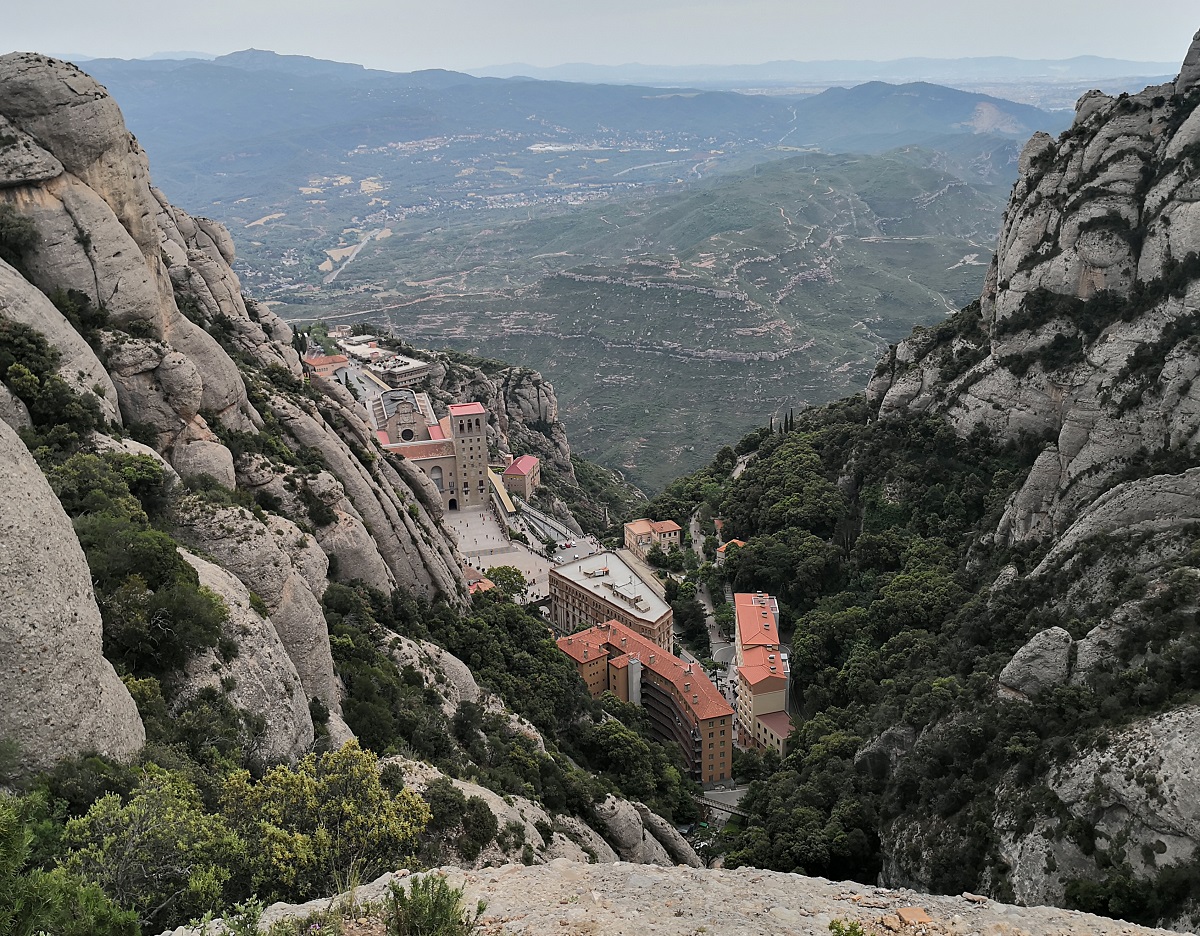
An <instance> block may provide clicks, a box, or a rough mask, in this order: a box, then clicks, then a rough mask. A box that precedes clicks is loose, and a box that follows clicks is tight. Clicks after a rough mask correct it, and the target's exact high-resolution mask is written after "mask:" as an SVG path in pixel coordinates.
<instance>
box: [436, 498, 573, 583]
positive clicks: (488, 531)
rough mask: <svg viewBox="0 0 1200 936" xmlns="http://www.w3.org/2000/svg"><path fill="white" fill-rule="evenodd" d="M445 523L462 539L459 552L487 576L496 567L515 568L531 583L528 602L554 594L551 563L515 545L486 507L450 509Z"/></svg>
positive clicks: (459, 541)
mask: <svg viewBox="0 0 1200 936" xmlns="http://www.w3.org/2000/svg"><path fill="white" fill-rule="evenodd" d="M445 522H446V525H447V526H449V527H450V528H451V529H452V530H453V531H454V533H455V535H456V536H457V537H458V549H459V552H461V553H462V554H463V555H464V556H466V558H467V561H468V562H470V563H471V565H472V566H474V567H475V568H476V569H478V570H479V571H480V572H483V573H485V574H486V573H487V570H488V569H490V568H491V567H492V566H500V565H507V566H515V567H516V568H518V569H520V570H521V571H522V572H523V573H525V580H526V581H528V582H530V583H531V584H530V586H529V591H528V593H527V595H526V600H527V601H537V600H539V599H541V598H545V597H546V596H547V595H549V594H550V560H548V559H546V558H544V557H542V556H540V555H538V554H537V553H535V552H534V551H533V550H531V549H529V548H528V547H527V546H524V545H522V544H521V543H514V542H511V541H510V540H509V539H508V538H507V537H506V536H505V535H504V530H503V528H502V527H501V525H500V521H499V520H497V519H496V516H495V514H493V513H492V511H491V510H489V509H487V508H484V507H473V508H464V509H462V510H449V511H447V512H446V516H445Z"/></svg>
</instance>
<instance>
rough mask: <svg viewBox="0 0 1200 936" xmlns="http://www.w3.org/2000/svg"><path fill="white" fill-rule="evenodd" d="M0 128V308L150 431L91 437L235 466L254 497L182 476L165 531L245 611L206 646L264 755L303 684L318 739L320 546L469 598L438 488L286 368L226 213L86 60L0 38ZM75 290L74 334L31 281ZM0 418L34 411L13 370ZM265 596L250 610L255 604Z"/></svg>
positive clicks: (300, 738)
mask: <svg viewBox="0 0 1200 936" xmlns="http://www.w3.org/2000/svg"><path fill="white" fill-rule="evenodd" d="M0 141H3V142H0V206H3V208H4V209H5V210H6V211H12V212H14V213H15V214H16V215H18V216H19V217H20V218H21V219H22V224H23V225H25V226H26V227H28V228H30V229H31V231H32V232H33V235H34V236H32V237H31V238H26V239H25V240H23V245H22V247H21V253H20V257H19V261H20V262H19V264H18V265H17V266H16V267H14V266H10V265H8V264H7V263H4V262H2V261H0V317H3V318H5V319H10V320H14V321H18V322H21V323H23V324H25V325H28V326H30V327H33V328H35V329H36V330H38V331H39V332H41V333H42V334H43V335H44V336H45V337H46V339H47V340H48V342H49V343H50V344H51V345H52V346H53V347H54V348H56V349H57V351H58V353H59V354H60V356H61V360H60V363H59V367H58V370H59V373H60V375H61V376H62V377H63V379H64V380H66V381H67V382H68V383H69V384H70V385H71V386H72V387H73V388H74V389H75V390H76V391H77V392H79V393H85V394H91V395H93V396H95V398H96V399H97V401H98V403H99V405H100V408H101V412H102V415H103V416H104V418H105V419H106V420H108V421H111V422H113V423H117V424H122V423H123V424H124V426H126V427H128V429H129V432H130V434H132V435H134V436H136V437H137V438H139V439H146V440H148V441H151V442H152V443H153V448H152V449H147V448H144V447H139V443H135V442H133V441H132V440H131V439H129V438H123V439H112V438H109V437H107V436H104V435H102V434H99V433H97V434H96V436H95V438H94V439H93V440H92V442H91V448H93V449H94V450H97V451H103V450H111V449H113V448H120V449H122V450H125V451H134V452H139V453H141V454H145V453H146V452H148V451H152V452H154V453H155V456H156V457H157V458H159V459H160V462H161V463H163V464H164V465H165V466H167V468H168V469H169V478H170V479H171V481H172V482H174V483H176V499H178V492H179V490H180V488H179V486H178V485H179V483H181V482H182V483H186V484H194V485H197V486H199V487H200V488H202V489H213V488H214V486H215V488H216V489H218V490H222V489H223V490H225V491H226V492H229V491H232V489H234V488H239V487H240V488H242V489H243V490H244V491H246V492H248V493H250V494H251V495H252V496H254V497H256V498H257V499H258V502H259V503H261V504H263V505H266V508H267V509H266V510H265V511H264V510H261V509H256V510H255V511H254V512H251V511H248V510H243V509H241V508H234V507H229V506H220V505H221V504H225V505H227V504H229V503H232V502H238V503H244V502H245V501H244V500H243V499H239V498H242V497H243V496H244V495H241V494H238V495H237V497H236V498H235V497H234V496H233V495H232V494H226V495H222V496H220V497H217V498H216V499H215V503H216V504H217V506H214V503H210V502H209V501H207V500H206V499H205V498H203V497H194V498H184V500H183V502H182V503H183V507H182V508H181V509H180V511H179V515H178V517H177V520H178V523H179V527H178V535H179V537H180V538H181V539H182V540H183V541H185V542H186V543H187V544H188V545H189V546H191V547H192V548H193V549H195V550H196V551H197V552H198V553H200V554H202V555H203V557H204V558H197V557H192V558H194V559H195V563H199V564H201V565H200V566H198V568H199V567H202V568H203V569H204V572H203V574H204V575H205V576H207V577H208V578H209V579H211V580H212V581H213V582H214V583H215V584H214V585H213V586H212V587H213V589H214V590H215V591H217V592H218V593H219V594H222V595H224V596H226V598H227V603H230V604H231V606H236V607H237V608H238V609H239V610H238V612H237V614H235V617H238V621H239V622H240V623H239V625H238V629H239V631H244V632H245V637H246V652H245V653H244V654H241V655H239V657H238V658H237V660H235V661H234V662H233V663H232V664H231V667H232V669H231V668H230V667H229V666H223V665H222V666H218V669H220V670H221V671H222V673H223V674H224V676H225V677H227V678H226V679H225V681H224V682H223V683H219V684H221V685H223V686H224V685H233V686H234V687H235V688H234V689H232V690H229V692H230V694H231V698H234V699H235V704H238V705H241V706H242V707H244V708H247V709H249V710H252V711H254V712H256V713H257V714H260V715H263V717H264V718H266V720H267V733H266V735H265V736H264V738H263V739H262V744H263V747H264V751H265V755H264V756H266V757H267V758H268V759H274V758H285V759H286V758H290V757H294V756H295V755H296V754H298V753H299V752H301V751H302V750H303V749H304V747H305V746H306V745H307V744H308V743H310V742H311V740H312V731H313V729H312V722H311V718H310V716H309V714H308V700H309V699H310V698H313V697H316V698H319V699H321V700H323V701H324V702H325V704H326V705H327V706H328V707H329V709H330V711H331V717H330V724H329V730H330V736H331V739H332V740H333V742H334V743H339V742H340V741H343V740H346V739H348V738H349V737H351V733H350V731H349V729H348V728H347V727H346V725H345V723H344V722H343V721H342V719H341V717H340V701H339V698H340V691H341V690H340V686H339V684H338V681H337V679H336V678H335V676H334V672H333V664H332V658H331V655H330V650H329V637H328V633H327V630H326V626H325V620H324V615H323V612H322V609H321V605H320V598H321V596H322V595H323V594H324V591H325V588H326V587H327V585H328V581H329V578H330V567H331V564H332V565H334V566H335V567H336V572H335V575H334V577H335V578H341V579H343V580H351V579H354V580H359V581H364V582H366V583H367V584H369V585H371V586H372V587H375V588H378V589H379V590H381V591H385V592H386V591H390V590H391V589H393V588H395V587H397V586H399V587H403V588H406V589H408V590H410V591H412V592H414V593H416V594H419V595H421V596H423V597H425V598H427V599H431V600H432V599H435V598H439V597H440V598H444V599H446V600H448V601H450V602H451V603H452V604H459V603H463V602H465V600H466V596H467V591H466V586H465V584H464V582H463V579H462V573H461V571H460V565H459V557H458V555H457V553H456V550H455V546H454V543H453V539H452V538H451V537H450V536H449V534H447V533H446V531H445V530H444V529H443V527H442V526H441V523H440V519H441V510H440V499H439V498H438V497H437V496H436V494H434V495H432V496H431V494H430V492H429V490H428V489H427V488H428V483H429V482H428V481H427V479H425V478H424V477H423V476H420V475H419V472H413V471H411V470H410V468H409V466H405V465H403V464H400V465H392V464H390V463H389V462H388V461H387V460H386V459H385V458H384V457H383V455H382V453H381V452H380V451H379V449H378V448H377V446H376V443H375V438H374V435H373V433H372V432H371V431H370V430H369V428H368V426H367V425H366V422H365V415H366V414H365V412H364V411H363V409H362V407H361V406H360V405H359V404H358V403H356V402H355V401H354V400H353V399H352V398H351V397H350V396H349V394H347V393H346V391H345V390H344V388H341V387H333V386H330V387H329V388H328V389H329V391H330V393H329V395H326V396H322V395H321V394H320V392H319V391H314V390H312V389H310V388H309V387H306V386H305V385H304V384H302V383H301V381H300V379H299V378H300V376H301V374H302V370H301V367H300V360H299V356H298V354H297V352H296V350H295V349H294V348H293V346H292V337H293V336H292V331H291V329H290V328H289V327H288V326H287V324H286V323H284V322H283V321H282V320H281V319H279V318H278V316H276V315H275V314H274V313H272V312H270V311H269V310H268V309H266V308H263V307H261V306H258V305H257V304H256V303H254V302H253V301H251V300H249V299H247V298H246V297H244V296H243V295H242V292H241V284H240V282H239V280H238V277H237V276H236V274H235V273H234V272H233V270H232V268H231V264H232V262H233V260H234V256H235V245H234V242H233V239H232V238H231V237H230V235H229V232H228V231H227V230H226V229H225V228H224V227H223V226H222V225H220V224H219V223H217V222H215V221H212V220H210V219H206V218H201V217H192V216H191V215H189V214H188V213H187V212H185V211H183V210H181V209H180V208H178V207H176V206H174V205H172V204H171V203H170V202H169V201H168V199H167V198H166V197H165V195H164V194H163V193H162V192H161V191H159V190H158V189H156V188H154V187H153V186H152V184H151V182H150V175H149V164H148V160H147V157H146V154H145V153H144V152H143V151H142V150H141V148H140V147H139V146H138V143H137V141H136V140H135V139H134V138H133V137H132V135H131V134H130V133H129V131H128V130H127V129H126V127H125V124H124V121H123V119H122V117H121V113H120V110H119V108H118V107H117V104H116V103H115V102H114V101H113V100H112V99H111V98H110V97H109V95H108V94H107V92H106V91H105V90H104V88H103V87H101V86H100V85H99V84H98V83H96V82H95V81H94V80H93V79H92V78H90V77H89V76H87V75H86V74H84V73H83V72H82V71H80V70H79V69H78V68H76V67H75V66H74V65H71V64H69V63H66V62H61V61H57V60H55V59H52V58H48V57H46V56H41V55H34V54H26V53H14V54H10V55H4V56H0ZM71 290H76V291H78V293H81V294H83V295H84V296H86V297H87V299H88V300H89V301H90V303H91V304H92V306H93V307H94V308H97V309H102V310H103V313H104V314H103V315H97V316H96V320H97V322H98V324H96V325H95V326H94V327H92V326H89V327H88V330H87V338H86V340H85V338H84V336H83V335H81V334H80V333H79V332H77V331H76V328H75V327H73V326H72V324H71V322H70V321H69V320H68V319H67V318H66V317H65V316H64V315H63V314H62V313H60V312H59V311H58V309H57V308H56V307H55V305H54V304H53V303H52V302H51V301H50V300H49V299H48V298H47V297H48V296H55V297H56V301H58V299H57V296H58V294H59V293H60V292H61V293H62V294H63V295H67V293H68V292H69V291H71ZM72 295H74V294H72ZM93 348H97V349H99V350H98V351H97V350H93ZM251 396H253V397H254V400H255V401H256V403H255V404H252V403H251V402H250V400H251ZM260 408H261V411H260ZM0 419H2V420H3V421H4V422H5V423H6V425H7V424H11V425H15V426H22V425H27V424H28V420H29V414H28V412H27V411H26V409H25V406H24V405H23V404H22V403H21V401H20V400H18V399H17V398H16V397H15V396H13V395H12V394H11V393H9V392H8V390H7V389H4V390H2V391H0ZM102 428H103V427H102ZM263 432H266V433H268V434H269V436H270V438H269V441H263V438H264V437H263V436H262V433H263ZM227 443H228V444H227ZM235 451H236V452H237V457H236V458H235ZM294 452H301V453H303V454H304V459H303V460H301V459H297V458H296V457H295V456H294V455H292V454H290V453H294ZM264 453H266V454H264ZM321 464H323V465H324V466H325V467H326V470H321V469H320V465H321ZM322 508H323V509H322ZM314 511H315V515H314ZM330 517H332V520H330ZM317 518H319V521H320V522H318V519H317ZM293 521H297V522H298V523H299V524H302V525H303V527H304V529H303V530H302V529H301V527H300V526H298V525H297V522H293ZM68 526H69V525H68ZM209 560H215V562H216V565H215V566H212V567H209V566H206V565H203V563H205V562H208V561H209ZM85 571H86V567H85ZM229 576H231V578H229ZM218 586H219V587H218ZM243 592H244V594H243ZM260 600H261V602H262V605H261V607H265V608H266V609H267V616H266V617H264V616H262V615H260V614H259V613H258V611H255V610H253V609H254V608H255V607H259V601H260ZM247 601H248V602H249V603H250V604H249V605H248V607H249V608H250V610H249V611H247V610H245V609H244V608H243V607H242V605H244V604H245V603H246V602H247ZM92 605H93V606H94V601H93V602H92ZM239 615H240V616H239ZM89 626H91V625H90V623H89ZM272 635H274V636H272ZM89 639H90V638H89ZM89 646H90V645H89ZM209 656H211V654H209V655H207V656H205V658H204V661H199V662H198V661H194V662H193V668H192V669H193V671H192V672H191V674H190V680H191V683H192V689H193V691H197V690H198V688H199V687H202V686H205V685H210V684H212V682H213V676H212V673H215V672H216V671H212V672H210V671H209V670H205V671H204V672H203V673H202V672H201V671H200V670H197V669H196V667H200V668H201V669H203V667H204V665H205V661H206V662H207V664H208V665H209V666H210V667H211V666H212V665H215V664H220V663H221V661H219V660H215V661H214V660H211V659H209ZM110 670H111V668H110ZM227 670H228V671H227ZM81 672H87V670H86V669H81ZM97 685H98V686H100V687H101V688H103V689H104V691H105V692H108V688H107V684H106V683H104V681H103V680H101V681H99V682H98V683H97ZM117 689H119V690H120V693H124V690H123V688H121V687H120V684H119V683H118V684H117ZM120 693H118V694H120ZM84 697H86V694H85V696H84ZM124 697H125V698H126V699H128V694H127V693H124ZM301 703H303V704H301ZM108 704H109V703H108V702H105V703H104V704H100V705H98V706H97V708H96V711H97V712H98V713H100V714H99V715H97V717H101V715H103V713H104V711H105V705H108ZM133 714H134V716H135V720H136V712H135V713H133ZM139 724H140V723H139ZM65 737H66V739H67V740H65V741H64V744H65V745H66V746H67V747H70V743H71V742H70V732H67V733H66V735H65ZM104 743H105V744H107V743H108V742H104ZM110 746H111V747H112V749H113V750H114V752H116V753H119V754H121V755H122V756H123V755H125V754H128V753H129V751H128V750H126V747H127V745H126V746H122V745H121V744H117V743H116V742H113V744H112V745H110Z"/></svg>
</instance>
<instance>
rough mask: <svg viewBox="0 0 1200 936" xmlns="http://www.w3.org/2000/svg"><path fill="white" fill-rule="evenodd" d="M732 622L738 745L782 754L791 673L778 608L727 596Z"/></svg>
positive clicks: (765, 599)
mask: <svg viewBox="0 0 1200 936" xmlns="http://www.w3.org/2000/svg"><path fill="white" fill-rule="evenodd" d="M733 610H734V615H735V617H736V621H737V635H736V639H735V641H734V647H735V653H736V662H737V684H738V687H737V719H738V745H739V746H740V747H743V748H758V749H767V748H774V749H775V750H777V751H778V752H779V753H780V754H783V753H784V744H785V742H786V741H787V736H788V734H789V733H790V732H791V719H790V716H789V715H788V707H789V706H788V700H789V698H790V693H789V684H790V681H791V671H790V668H789V666H788V657H787V654H786V653H785V652H783V650H782V646H781V644H780V641H779V603H778V602H777V601H776V600H775V599H774V598H772V597H771V596H770V595H767V594H764V593H763V592H756V593H753V594H752V593H744V592H739V593H738V594H736V595H734V596H733Z"/></svg>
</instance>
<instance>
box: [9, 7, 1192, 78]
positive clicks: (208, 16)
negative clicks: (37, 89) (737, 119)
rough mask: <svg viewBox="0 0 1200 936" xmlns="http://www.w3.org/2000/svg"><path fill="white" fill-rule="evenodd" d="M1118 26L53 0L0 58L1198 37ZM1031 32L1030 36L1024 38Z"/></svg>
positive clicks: (976, 16)
mask: <svg viewBox="0 0 1200 936" xmlns="http://www.w3.org/2000/svg"><path fill="white" fill-rule="evenodd" d="M1157 7H1158V9H1156V10H1155V11H1154V14H1153V15H1152V16H1143V17H1137V18H1131V17H1130V16H1129V13H1128V5H1127V4H1125V3H1121V2H1118V0H1094V2H1082V0H1067V2H1061V3H1055V4H1046V3H1044V2H1039V0H1013V2H1011V3H1009V4H1007V6H1006V7H1005V11H1004V15H1003V17H996V16H995V15H994V14H992V13H989V12H987V11H980V10H978V9H976V8H974V7H971V6H969V5H964V4H961V3H954V2H950V0H914V2H912V3H908V4H903V5H898V4H894V3H892V2H889V0H859V2H858V3H856V4H855V5H854V6H853V8H852V9H847V7H845V6H839V7H837V8H832V7H830V8H823V9H821V8H819V9H811V8H809V7H808V5H800V4H795V3H794V2H788V0H739V2H736V3H734V2H731V0H691V2H683V0H609V2H608V3H606V4H604V5H603V6H601V5H598V4H588V5H574V4H561V3H559V2H558V0H511V2H510V3H508V4H504V5H500V4H495V3H489V2H485V0H446V2H443V3H441V4H437V5H429V4H424V3H416V2H413V0H400V2H390V0H348V2H345V3H342V4H340V5H338V6H337V7H330V6H329V5H328V4H318V3H315V2H313V0H295V2H283V0H236V2H235V0H209V2H206V3H204V4H197V5H191V6H183V7H178V8H173V9H172V10H171V13H170V16H166V15H164V13H163V8H162V6H161V4H157V3H154V4H152V3H150V2H148V0H101V2H84V0H60V2H59V4H57V5H56V9H55V15H54V16H46V14H45V11H44V10H43V9H41V8H37V7H33V6H22V7H19V8H17V9H13V10H10V11H9V12H8V13H7V15H6V23H5V43H4V45H5V48H4V49H3V51H10V50H19V51H37V52H44V53H47V54H51V55H59V56H80V57H82V56H87V57H90V58H144V57H148V56H151V55H154V54H155V53H161V52H163V51H165V50H175V49H189V50H204V51H206V52H208V53H211V54H214V55H220V54H224V53H227V52H232V51H235V50H238V49H244V48H247V47H255V48H260V49H270V50H272V51H275V52H279V53H282V54H297V55H309V56H312V57H314V58H322V59H333V60H337V61H344V62H353V63H357V64H361V65H365V66H367V67H370V68H380V69H386V70H389V71H413V70H416V69H422V68H447V69H455V70H460V71H468V72H469V71H478V70H486V69H488V68H490V67H495V66H500V65H505V64H510V63H518V62H519V63H523V64H529V65H533V66H537V67H551V66H555V65H562V64H564V63H588V64H594V65H624V64H630V63H639V64H643V65H661V66H675V65H701V64H706V65H751V64H759V63H764V62H771V61H781V60H795V61H814V60H829V59H875V60H881V61H886V60H892V59H899V58H908V57H929V58H962V57H979V56H1013V57H1016V58H1024V59H1065V58H1072V57H1075V56H1079V55H1097V56H1105V57H1110V58H1118V59H1128V60H1134V61H1146V62H1179V61H1182V59H1183V55H1184V53H1185V52H1186V50H1187V46H1188V42H1189V40H1190V39H1191V36H1192V34H1193V32H1194V31H1195V29H1196V27H1197V25H1200V23H1198V22H1197V18H1196V12H1195V6H1194V3H1191V2H1187V0H1163V2H1160V3H1159V4H1157ZM1031 24H1036V25H1037V28H1030V26H1031Z"/></svg>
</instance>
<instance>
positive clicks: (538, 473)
mask: <svg viewBox="0 0 1200 936" xmlns="http://www.w3.org/2000/svg"><path fill="white" fill-rule="evenodd" d="M501 477H503V479H504V488H505V490H507V491H508V493H509V494H515V495H517V497H520V498H522V499H524V500H529V498H530V496H531V495H532V494H533V492H534V489H536V488H537V486H538V485H539V484H541V483H542V463H541V462H540V461H538V459H537V456H536V455H522V456H521V457H520V458H516V459H513V463H512V464H511V465H509V466H508V467H507V468H505V469H504V474H503V475H502V476H501Z"/></svg>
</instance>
